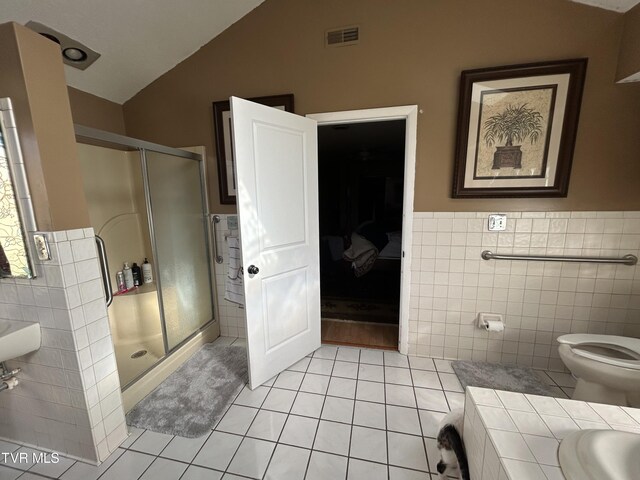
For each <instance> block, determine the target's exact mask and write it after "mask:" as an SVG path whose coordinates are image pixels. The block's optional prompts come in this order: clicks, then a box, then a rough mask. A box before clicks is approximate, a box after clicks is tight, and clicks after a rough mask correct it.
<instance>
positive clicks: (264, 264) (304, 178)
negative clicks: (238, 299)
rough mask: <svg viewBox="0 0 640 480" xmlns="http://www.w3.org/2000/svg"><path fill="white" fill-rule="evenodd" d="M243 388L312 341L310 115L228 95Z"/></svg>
mask: <svg viewBox="0 0 640 480" xmlns="http://www.w3.org/2000/svg"><path fill="white" fill-rule="evenodd" d="M231 117H232V123H233V151H234V157H235V171H236V182H237V183H236V184H237V193H236V194H237V197H236V198H237V203H238V223H239V227H240V240H241V245H242V263H243V267H244V294H245V317H246V324H247V351H248V359H249V387H250V388H252V389H254V388H256V387H257V386H259V385H260V384H262V383H264V382H266V381H267V380H269V379H270V378H272V377H273V376H274V375H276V374H278V373H280V372H281V371H282V370H284V369H286V368H287V367H289V366H290V365H292V364H294V363H295V362H297V361H298V360H300V359H301V358H303V357H304V356H305V355H308V354H309V353H311V352H312V351H314V350H315V349H317V348H318V347H320V264H319V262H320V258H319V238H318V237H319V230H318V162H317V156H318V148H317V144H318V140H317V123H316V121H315V120H311V119H309V118H305V117H300V116H298V115H293V114H292V113H287V112H284V111H282V110H278V109H276V108H272V107H266V106H264V105H259V104H257V103H253V102H249V101H247V100H242V99H240V98H236V97H231Z"/></svg>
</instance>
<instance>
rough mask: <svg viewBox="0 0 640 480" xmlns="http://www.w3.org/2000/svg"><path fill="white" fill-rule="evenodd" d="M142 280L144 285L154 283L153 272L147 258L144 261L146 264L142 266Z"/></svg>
mask: <svg viewBox="0 0 640 480" xmlns="http://www.w3.org/2000/svg"><path fill="white" fill-rule="evenodd" d="M142 280H143V282H144V283H152V282H153V271H152V270H151V264H150V263H149V260H147V259H146V258H145V259H144V263H143V264H142Z"/></svg>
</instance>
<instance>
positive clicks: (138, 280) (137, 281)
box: [131, 262, 142, 287]
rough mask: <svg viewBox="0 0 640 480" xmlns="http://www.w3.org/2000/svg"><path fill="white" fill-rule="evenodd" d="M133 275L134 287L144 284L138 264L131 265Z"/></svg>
mask: <svg viewBox="0 0 640 480" xmlns="http://www.w3.org/2000/svg"><path fill="white" fill-rule="evenodd" d="M131 274H132V275H133V285H134V286H136V287H139V286H140V285H141V284H142V270H140V267H139V266H138V264H137V263H136V262H133V265H131Z"/></svg>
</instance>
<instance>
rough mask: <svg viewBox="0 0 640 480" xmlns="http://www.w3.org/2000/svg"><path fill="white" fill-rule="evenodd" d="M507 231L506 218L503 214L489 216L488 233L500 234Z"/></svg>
mask: <svg viewBox="0 0 640 480" xmlns="http://www.w3.org/2000/svg"><path fill="white" fill-rule="evenodd" d="M506 229H507V216H506V215H503V214H501V213H500V214H494V215H489V231H490V232H502V231H504V230H506Z"/></svg>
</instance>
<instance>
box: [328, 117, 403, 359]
mask: <svg viewBox="0 0 640 480" xmlns="http://www.w3.org/2000/svg"><path fill="white" fill-rule="evenodd" d="M405 141H406V121H405V119H394V120H388V121H369V122H359V123H346V124H334V125H320V126H318V174H319V204H320V207H319V213H320V216H319V219H320V291H321V309H322V341H323V342H324V343H336V344H341V345H353V346H361V347H362V346H364V347H374V348H386V349H393V350H397V349H398V326H399V319H400V285H401V260H402V225H403V197H404V176H405V171H404V170H405Z"/></svg>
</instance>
